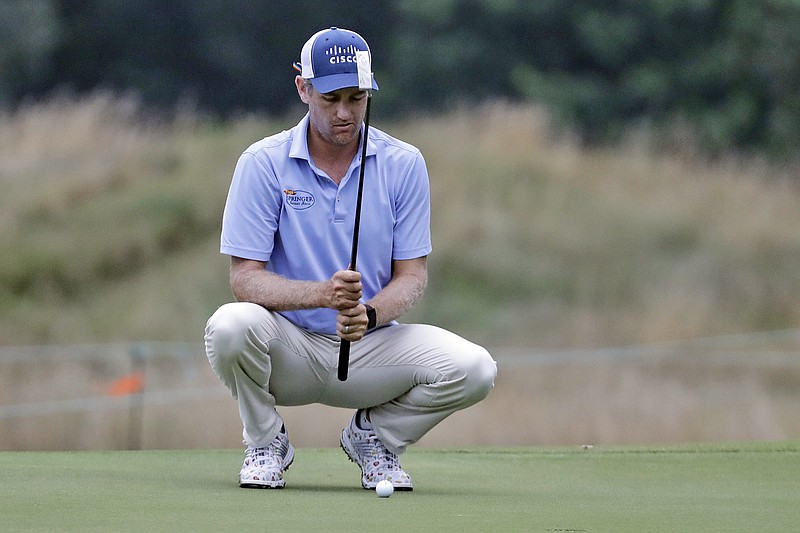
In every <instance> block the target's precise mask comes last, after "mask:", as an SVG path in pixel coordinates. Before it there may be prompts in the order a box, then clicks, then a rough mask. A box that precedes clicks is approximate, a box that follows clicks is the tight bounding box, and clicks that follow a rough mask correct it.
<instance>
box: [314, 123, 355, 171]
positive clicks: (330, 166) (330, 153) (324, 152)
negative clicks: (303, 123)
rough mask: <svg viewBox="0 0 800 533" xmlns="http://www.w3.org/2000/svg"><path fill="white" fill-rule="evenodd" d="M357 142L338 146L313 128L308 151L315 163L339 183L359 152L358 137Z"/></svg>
mask: <svg viewBox="0 0 800 533" xmlns="http://www.w3.org/2000/svg"><path fill="white" fill-rule="evenodd" d="M356 139H357V140H356V141H355V142H352V143H350V144H346V145H343V146H338V145H335V144H331V143H329V142H326V141H325V140H323V139H322V138H321V137H319V135H317V134H316V133H315V132H314V131H313V128H309V129H308V153H309V155H310V156H311V159H312V160H313V161H314V164H315V165H316V166H317V168H319V169H320V170H322V171H324V172H325V173H326V174H328V176H330V178H331V179H332V180H333V181H335V182H336V183H339V182H340V181H341V180H342V179H343V178H344V176H345V174H346V173H347V169H349V168H350V163H352V162H353V158H354V157H355V156H356V154H357V153H358V138H356Z"/></svg>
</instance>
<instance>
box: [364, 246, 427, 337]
mask: <svg viewBox="0 0 800 533" xmlns="http://www.w3.org/2000/svg"><path fill="white" fill-rule="evenodd" d="M408 266H410V267H412V268H404V269H402V272H395V275H394V277H393V278H392V281H390V282H389V284H388V285H386V287H384V288H383V290H381V291H380V292H379V293H378V294H376V295H375V297H374V298H373V299H372V300H370V301H369V302H367V303H368V304H370V305H371V306H373V307H374V308H375V312H376V317H377V323H378V325H379V326H380V325H383V324H388V323H389V322H391V321H392V320H395V319H397V318H399V317H400V316H401V315H402V314H404V313H405V312H407V311H408V310H410V309H411V308H412V307H413V306H414V304H415V303H417V301H418V300H419V299H420V297H421V296H422V294H423V293H424V292H425V287H426V285H427V283H428V275H427V271H426V269H425V262H424V260H422V261H418V262H416V264H413V265H412V264H409V265H408Z"/></svg>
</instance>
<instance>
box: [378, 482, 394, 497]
mask: <svg viewBox="0 0 800 533" xmlns="http://www.w3.org/2000/svg"><path fill="white" fill-rule="evenodd" d="M375 492H377V493H378V496H380V497H381V498H388V497H389V496H391V495H392V493H393V492H394V486H393V485H392V482H391V481H389V480H388V479H384V480H383V481H378V484H377V485H375Z"/></svg>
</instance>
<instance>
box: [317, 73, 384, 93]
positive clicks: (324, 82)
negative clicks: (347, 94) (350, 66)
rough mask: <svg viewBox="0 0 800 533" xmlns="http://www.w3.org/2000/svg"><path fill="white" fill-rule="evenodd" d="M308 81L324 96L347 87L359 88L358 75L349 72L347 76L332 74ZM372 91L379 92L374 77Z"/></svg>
mask: <svg viewBox="0 0 800 533" xmlns="http://www.w3.org/2000/svg"><path fill="white" fill-rule="evenodd" d="M308 81H310V82H311V85H313V86H314V89H316V90H317V91H318V92H321V93H323V94H324V93H332V92H333V91H338V90H339V89H344V88H346V87H358V73H356V72H347V73H345V74H331V75H330V76H322V77H319V78H311V79H309V80H308ZM372 89H373V90H375V91H377V90H378V82H376V81H375V77H374V76H373V77H372Z"/></svg>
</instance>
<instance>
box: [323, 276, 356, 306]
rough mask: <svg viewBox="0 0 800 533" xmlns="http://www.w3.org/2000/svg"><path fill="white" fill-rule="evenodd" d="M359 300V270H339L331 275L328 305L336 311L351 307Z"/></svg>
mask: <svg viewBox="0 0 800 533" xmlns="http://www.w3.org/2000/svg"><path fill="white" fill-rule="evenodd" d="M360 301H361V272H356V271H355V270H340V271H338V272H336V273H334V274H333V276H332V277H331V295H330V305H329V306H328V307H330V308H331V309H336V310H337V311H343V310H345V309H352V308H353V307H355V306H357V305H358V304H359V302H360Z"/></svg>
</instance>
